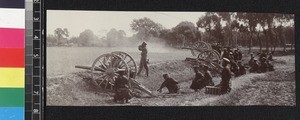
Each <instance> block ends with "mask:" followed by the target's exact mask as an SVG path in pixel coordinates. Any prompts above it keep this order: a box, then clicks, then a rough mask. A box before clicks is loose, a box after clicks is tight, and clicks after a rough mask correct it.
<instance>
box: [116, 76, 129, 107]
mask: <svg viewBox="0 0 300 120" xmlns="http://www.w3.org/2000/svg"><path fill="white" fill-rule="evenodd" d="M124 74H125V72H124V71H120V72H119V76H118V77H117V78H116V81H115V96H114V101H115V102H118V101H121V102H124V101H125V102H126V103H128V102H129V99H131V98H132V93H131V91H130V89H129V80H128V78H127V77H125V76H124Z"/></svg>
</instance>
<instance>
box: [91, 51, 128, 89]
mask: <svg viewBox="0 0 300 120" xmlns="http://www.w3.org/2000/svg"><path fill="white" fill-rule="evenodd" d="M91 71H92V78H93V81H94V82H95V83H96V85H98V86H100V87H101V88H104V89H110V90H113V89H114V84H115V80H116V78H117V76H118V75H119V74H118V72H119V71H125V76H126V77H127V78H129V67H128V65H127V62H125V61H124V60H123V58H122V57H120V56H119V55H116V54H103V55H101V56H99V57H98V58H97V59H96V60H95V61H94V63H93V65H92V68H91ZM129 86H130V87H131V85H129Z"/></svg>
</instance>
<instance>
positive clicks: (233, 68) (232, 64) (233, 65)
mask: <svg viewBox="0 0 300 120" xmlns="http://www.w3.org/2000/svg"><path fill="white" fill-rule="evenodd" d="M230 71H231V72H233V73H234V74H235V76H238V75H237V74H238V72H239V66H238V65H237V63H236V62H234V61H233V60H231V61H230Z"/></svg>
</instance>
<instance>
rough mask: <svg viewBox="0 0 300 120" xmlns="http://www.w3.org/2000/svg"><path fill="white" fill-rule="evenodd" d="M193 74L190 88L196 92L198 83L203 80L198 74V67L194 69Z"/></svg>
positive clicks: (199, 73)
mask: <svg viewBox="0 0 300 120" xmlns="http://www.w3.org/2000/svg"><path fill="white" fill-rule="evenodd" d="M194 72H195V78H194V80H193V81H192V84H191V86H190V88H191V89H193V90H195V92H197V91H198V89H200V82H201V81H202V79H203V74H202V73H201V72H199V67H194Z"/></svg>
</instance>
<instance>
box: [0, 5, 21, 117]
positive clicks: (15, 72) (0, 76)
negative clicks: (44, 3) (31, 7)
mask: <svg viewBox="0 0 300 120" xmlns="http://www.w3.org/2000/svg"><path fill="white" fill-rule="evenodd" d="M24 58H25V1H24V0H0V119H1V120H24V110H25V108H24V106H25V105H24V103H25V102H24V101H25V100H24V99H25V96H24V94H25V89H24V88H25V85H24V84H25V79H24V78H25V62H24V61H25V59H24Z"/></svg>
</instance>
